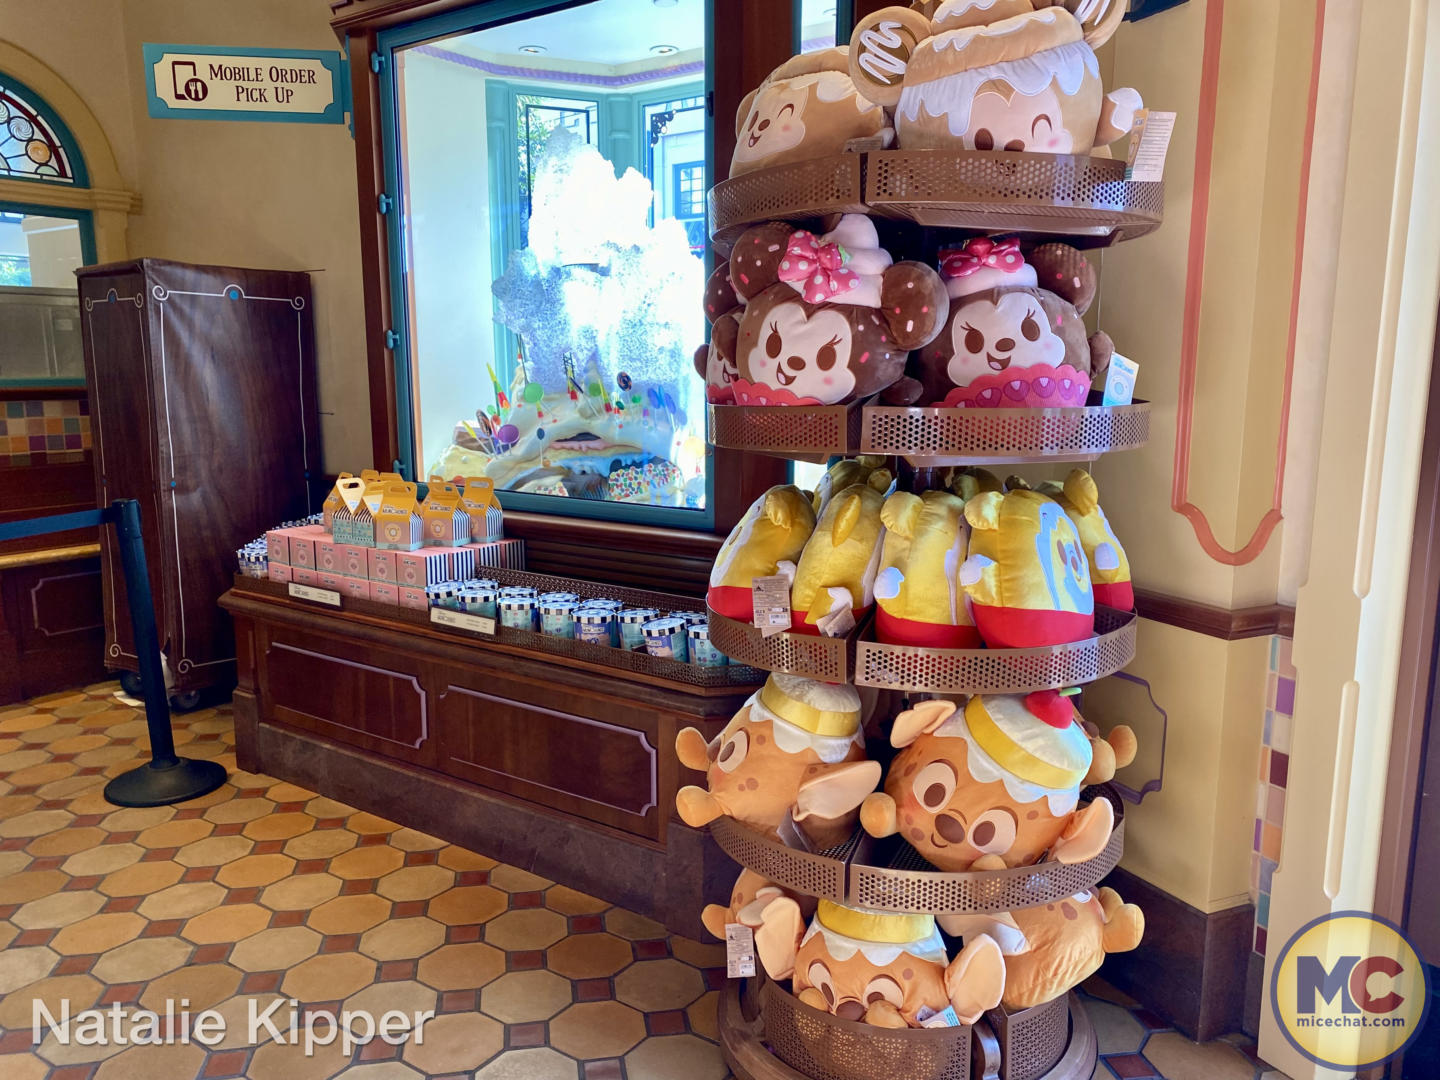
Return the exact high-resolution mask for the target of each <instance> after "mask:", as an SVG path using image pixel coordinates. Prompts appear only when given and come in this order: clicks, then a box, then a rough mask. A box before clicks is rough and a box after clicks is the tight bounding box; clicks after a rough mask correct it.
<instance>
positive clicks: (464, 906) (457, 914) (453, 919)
mask: <svg viewBox="0 0 1440 1080" xmlns="http://www.w3.org/2000/svg"><path fill="white" fill-rule="evenodd" d="M0 887H3V882H0ZM509 904H510V899H509V897H507V896H506V895H505V894H504V893H502V892H501V891H500V890H499V889H492V888H490V886H488V885H462V886H460V887H459V888H455V889H450V890H448V891H446V892H443V893H441V894H440V895H439V896H437V897H435V899H433V900H431V901H430V906H429V908H428V909H427V913H428V914H429V916H430V917H431V918H432V919H438V920H440V921H441V922H443V923H446V924H447V925H449V926H468V925H471V924H474V923H483V922H487V921H489V920H490V919H493V918H494V917H495V916H496V915H499V914H500V913H501V912H502V911H504V910H505V909H506V908H507V907H508V906H509Z"/></svg>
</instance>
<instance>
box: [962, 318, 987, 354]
mask: <svg viewBox="0 0 1440 1080" xmlns="http://www.w3.org/2000/svg"><path fill="white" fill-rule="evenodd" d="M965 351H966V352H968V353H972V354H973V355H975V356H979V355H980V354H981V353H982V352H984V351H985V335H984V334H982V333H981V332H980V331H979V330H976V329H975V328H974V327H973V326H971V325H970V324H969V323H966V324H965Z"/></svg>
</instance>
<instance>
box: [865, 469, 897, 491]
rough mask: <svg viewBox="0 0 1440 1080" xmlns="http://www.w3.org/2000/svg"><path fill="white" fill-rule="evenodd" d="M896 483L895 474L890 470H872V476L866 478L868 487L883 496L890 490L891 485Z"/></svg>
mask: <svg viewBox="0 0 1440 1080" xmlns="http://www.w3.org/2000/svg"><path fill="white" fill-rule="evenodd" d="M894 482H895V474H894V473H892V472H891V471H890V470H889V469H885V468H875V469H872V470H870V475H869V476H867V477H866V478H865V484H866V486H867V487H872V488H874V489H875V490H876V491H878V492H879V493H880V494H881V495H884V494H885V493H886V492H887V491H889V490H890V485H891V484H893V483H894Z"/></svg>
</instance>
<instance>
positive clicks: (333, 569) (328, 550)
mask: <svg viewBox="0 0 1440 1080" xmlns="http://www.w3.org/2000/svg"><path fill="white" fill-rule="evenodd" d="M343 547H345V545H344V544H337V543H335V542H334V541H333V540H318V541H316V543H315V569H316V570H319V571H321V572H322V573H326V574H343V573H344V572H345V557H344V555H342V554H341V549H342V548H343Z"/></svg>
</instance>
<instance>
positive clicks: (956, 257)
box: [940, 236, 1025, 278]
mask: <svg viewBox="0 0 1440 1080" xmlns="http://www.w3.org/2000/svg"><path fill="white" fill-rule="evenodd" d="M1024 265H1025V256H1024V255H1022V254H1020V241H1019V240H1016V239H1014V238H1011V239H1009V240H1001V241H998V242H997V241H994V240H991V239H990V238H989V237H986V236H976V237H973V238H972V239H969V240H966V241H965V245H964V246H963V247H960V248H957V249H956V250H954V251H947V252H945V254H943V255H942V256H941V257H940V273H941V274H942V275H944V276H945V277H947V278H963V277H969V276H970V275H971V274H978V273H979V272H980V271H981V270H984V269H986V268H987V267H992V268H994V269H996V270H1003V271H1004V272H1005V273H1007V274H1015V273H1019V271H1020V269H1021V268H1022V267H1023V266H1024Z"/></svg>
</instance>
